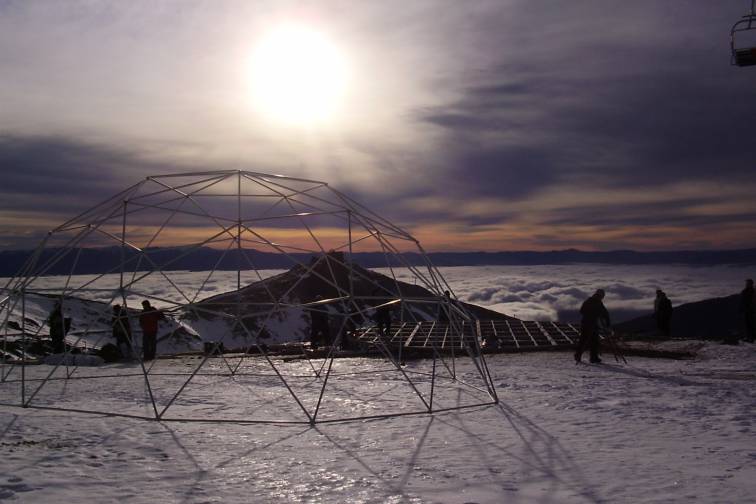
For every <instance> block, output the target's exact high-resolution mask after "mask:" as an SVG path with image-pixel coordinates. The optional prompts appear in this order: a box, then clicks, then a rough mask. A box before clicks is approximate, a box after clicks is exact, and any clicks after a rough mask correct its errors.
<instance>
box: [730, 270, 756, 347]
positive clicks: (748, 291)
mask: <svg viewBox="0 0 756 504" xmlns="http://www.w3.org/2000/svg"><path fill="white" fill-rule="evenodd" d="M740 311H741V313H743V321H744V322H745V338H744V339H745V340H746V341H749V342H751V343H753V341H754V336H756V297H754V289H753V280H752V279H751V278H749V279H748V280H746V285H745V289H743V290H742V291H741V292H740ZM729 343H730V344H735V345H736V344H737V340H735V341H734V342H733V341H730V342H729Z"/></svg>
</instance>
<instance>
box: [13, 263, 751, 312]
mask: <svg viewBox="0 0 756 504" xmlns="http://www.w3.org/2000/svg"><path fill="white" fill-rule="evenodd" d="M282 271H283V270H263V271H260V272H259V274H258V273H257V272H248V271H247V272H242V274H241V277H240V278H238V279H237V274H236V272H233V271H216V272H213V273H212V274H210V273H209V272H201V271H200V272H195V271H171V272H166V273H165V276H162V275H160V274H152V275H149V276H147V277H145V278H144V279H141V280H140V281H138V282H137V283H135V284H134V288H133V290H134V291H135V292H134V294H133V295H131V296H129V300H128V302H129V304H130V305H132V306H138V302H139V301H140V300H141V297H142V296H140V294H142V293H143V294H149V295H150V296H154V297H156V298H159V299H163V300H165V301H167V302H163V303H161V302H160V301H159V299H158V300H157V301H156V302H155V301H154V302H153V304H156V305H157V306H161V305H162V306H168V305H169V303H168V302H170V301H173V302H179V303H185V302H187V301H196V300H200V299H203V298H206V297H210V296H213V295H216V294H220V293H222V292H228V291H231V290H234V289H236V287H237V285H242V286H243V285H247V284H249V283H251V282H254V281H256V280H259V279H261V278H265V277H268V276H271V275H274V274H278V273H281V272H282ZM378 271H379V272H381V273H384V274H388V275H391V272H390V271H388V270H384V269H379V270H378ZM441 272H442V274H443V276H444V278H445V279H446V281H447V282H448V284H449V286H450V287H451V289H452V291H453V292H454V294H455V295H456V296H457V297H458V298H459V299H461V300H463V301H467V302H470V303H474V304H477V305H480V306H485V307H487V308H490V309H492V310H496V311H499V312H502V313H506V314H508V315H513V316H515V317H518V318H521V319H525V320H562V321H576V320H578V319H579V316H578V309H579V308H580V304H581V303H582V302H583V301H584V300H585V298H587V297H588V296H590V295H591V294H592V293H593V292H594V291H595V290H596V289H598V288H602V289H604V290H605V291H606V294H607V296H606V299H605V300H604V302H605V304H606V306H607V308H608V309H609V310H610V313H611V315H612V320H613V321H614V322H622V321H623V320H629V319H631V318H634V317H637V316H640V315H644V314H648V313H650V312H651V311H652V309H653V301H654V296H655V292H656V289H659V288H661V289H663V290H664V291H665V292H666V293H667V295H668V296H669V297H670V299H671V300H672V303H673V305H675V306H677V305H679V304H683V303H689V302H693V301H700V300H703V299H709V298H713V297H721V296H728V295H731V294H736V293H738V292H739V291H740V290H741V289H742V288H743V285H744V279H745V278H751V277H755V276H756V268H754V267H741V266H727V265H720V266H706V267H693V266H687V265H652V266H648V265H643V266H636V265H625V266H616V265H606V264H579V265H540V266H460V267H449V268H442V269H441ZM394 274H395V275H396V277H397V278H398V279H399V280H403V281H405V282H410V283H421V281H416V280H415V278H414V277H413V276H412V275H411V273H410V272H409V271H407V270H399V271H397V270H395V271H394ZM131 278H132V277H131V274H129V275H127V277H126V282H128V281H129V280H130V279H131ZM7 280H8V279H0V285H2V286H4V285H5V284H6V282H7ZM91 280H94V282H93V283H91V284H88V282H90V281H91ZM67 281H68V280H67V279H66V277H63V276H52V277H42V278H40V279H38V280H37V281H35V282H34V284H33V288H34V289H52V290H56V289H60V288H62V287H63V286H64V285H66V282H67ZM68 282H69V288H76V287H78V286H86V288H85V289H83V290H82V291H80V295H81V296H82V297H86V298H89V299H97V300H100V301H104V302H120V298H118V296H117V292H118V286H119V282H120V275H104V276H101V277H97V276H96V275H90V276H86V275H80V276H76V277H73V278H72V279H71V280H70V281H68ZM75 295H76V294H75Z"/></svg>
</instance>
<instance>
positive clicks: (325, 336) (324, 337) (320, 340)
mask: <svg viewBox="0 0 756 504" xmlns="http://www.w3.org/2000/svg"><path fill="white" fill-rule="evenodd" d="M322 299H323V296H320V295H317V296H315V301H321V300H322ZM324 310H325V309H324V307H323V306H322V305H318V306H317V307H315V309H313V310H310V348H313V349H316V348H318V346H320V345H330V344H331V326H330V325H329V323H328V312H326V311H324Z"/></svg>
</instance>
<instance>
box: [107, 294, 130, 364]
mask: <svg viewBox="0 0 756 504" xmlns="http://www.w3.org/2000/svg"><path fill="white" fill-rule="evenodd" d="M111 325H112V327H113V338H115V340H116V347H118V353H120V356H121V357H123V358H127V359H130V358H131V355H132V354H131V323H130V322H129V316H128V312H127V311H126V309H125V308H122V307H121V305H118V304H117V305H114V306H113V318H112V324H111Z"/></svg>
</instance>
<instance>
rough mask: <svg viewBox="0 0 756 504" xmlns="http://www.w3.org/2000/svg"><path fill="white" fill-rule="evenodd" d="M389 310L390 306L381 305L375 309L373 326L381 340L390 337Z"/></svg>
mask: <svg viewBox="0 0 756 504" xmlns="http://www.w3.org/2000/svg"><path fill="white" fill-rule="evenodd" d="M387 302H388V301H387ZM391 308H392V305H390V304H382V305H381V306H379V307H377V308H376V309H375V318H374V320H375V325H376V327H377V328H378V334H379V335H380V336H382V337H383V338H389V337H390V336H391Z"/></svg>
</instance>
